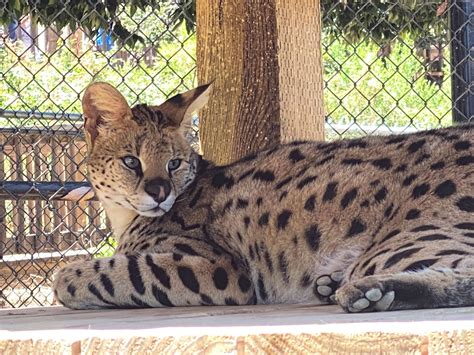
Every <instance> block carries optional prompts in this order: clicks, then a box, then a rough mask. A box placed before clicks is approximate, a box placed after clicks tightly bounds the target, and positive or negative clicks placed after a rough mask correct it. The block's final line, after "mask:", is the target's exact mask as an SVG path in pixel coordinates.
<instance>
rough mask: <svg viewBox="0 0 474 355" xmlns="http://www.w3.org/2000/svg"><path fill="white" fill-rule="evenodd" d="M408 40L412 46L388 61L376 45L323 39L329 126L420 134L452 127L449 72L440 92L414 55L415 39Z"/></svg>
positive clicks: (400, 47) (399, 47) (397, 50)
mask: <svg viewBox="0 0 474 355" xmlns="http://www.w3.org/2000/svg"><path fill="white" fill-rule="evenodd" d="M405 41H406V42H407V43H410V46H407V45H402V44H398V45H397V46H395V50H394V51H393V52H392V54H391V55H390V57H389V58H385V59H382V58H378V57H377V50H376V48H375V46H374V45H373V44H368V43H360V44H359V45H357V46H356V48H355V49H354V48H353V47H351V46H348V45H347V44H346V43H345V42H343V41H329V40H328V38H326V39H325V41H324V42H323V43H324V50H323V63H324V78H325V81H326V88H325V91H324V98H325V106H326V112H327V116H328V117H330V119H329V123H332V124H341V125H350V124H353V123H355V122H356V123H357V125H362V126H372V127H378V126H380V125H383V124H385V125H387V126H389V127H408V126H411V127H412V128H417V129H426V128H432V127H437V126H447V125H450V124H451V123H452V118H451V108H452V101H451V97H450V94H451V88H450V85H451V81H450V73H449V72H447V73H445V79H444V82H443V83H442V85H441V87H440V88H439V87H438V86H436V85H433V84H430V83H429V82H428V81H426V80H425V79H424V76H423V71H422V70H421V69H420V67H422V66H421V64H420V62H419V61H420V59H419V58H418V57H417V56H416V55H415V54H414V53H413V50H412V48H413V40H411V41H410V39H405ZM328 42H330V45H328ZM447 55H448V54H447ZM366 133H372V132H370V131H369V132H366ZM360 134H364V132H360Z"/></svg>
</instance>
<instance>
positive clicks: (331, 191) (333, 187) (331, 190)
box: [323, 182, 338, 202]
mask: <svg viewBox="0 0 474 355" xmlns="http://www.w3.org/2000/svg"><path fill="white" fill-rule="evenodd" d="M337 185H338V183H337V182H330V183H329V184H328V185H327V186H326V191H325V192H324V195H323V202H328V201H331V200H333V199H334V197H336V195H337Z"/></svg>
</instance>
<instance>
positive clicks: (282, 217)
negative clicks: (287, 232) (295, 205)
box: [276, 210, 293, 229]
mask: <svg viewBox="0 0 474 355" xmlns="http://www.w3.org/2000/svg"><path fill="white" fill-rule="evenodd" d="M292 214H293V213H292V212H291V211H290V210H283V211H282V212H280V214H279V215H278V216H277V224H276V226H277V228H278V229H285V228H286V226H287V225H288V221H289V220H290V217H291V215H292Z"/></svg>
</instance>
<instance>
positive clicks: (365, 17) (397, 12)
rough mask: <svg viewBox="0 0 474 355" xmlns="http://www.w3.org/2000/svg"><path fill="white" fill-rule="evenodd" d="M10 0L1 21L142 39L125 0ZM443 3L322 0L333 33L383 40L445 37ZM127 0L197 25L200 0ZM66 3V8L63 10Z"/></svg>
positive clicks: (133, 40)
mask: <svg viewBox="0 0 474 355" xmlns="http://www.w3.org/2000/svg"><path fill="white" fill-rule="evenodd" d="M7 1H8V3H7V6H6V9H2V8H0V22H3V23H8V22H9V21H11V19H12V17H13V15H14V16H16V18H20V17H21V16H22V15H26V14H33V15H34V16H35V17H36V18H37V20H38V21H39V22H40V23H43V24H45V25H49V24H52V23H55V24H56V26H58V27H59V28H62V27H64V26H66V25H69V26H70V27H71V28H72V29H75V28H77V27H79V26H81V27H82V28H85V29H86V30H87V31H89V33H90V34H91V35H96V34H97V31H98V30H99V28H112V29H113V35H114V36H115V37H116V38H119V39H121V40H123V41H124V42H125V43H127V44H130V45H134V44H135V43H136V42H137V41H144V37H143V36H141V35H140V34H138V33H135V32H134V31H132V30H131V29H130V27H129V26H127V24H125V23H124V21H123V16H119V15H120V14H121V13H123V9H124V5H123V4H122V3H121V2H118V1H117V0H103V1H69V0H40V1H34V2H32V1H26V0H7ZM441 3H442V0H397V1H389V0H372V1H367V0H321V7H322V13H323V27H324V29H325V31H327V33H328V34H329V35H330V36H332V38H341V37H343V38H345V39H346V40H348V41H349V42H351V43H356V42H359V41H360V40H363V39H366V40H369V41H375V43H377V44H378V45H380V46H382V45H384V44H386V43H387V42H389V41H392V40H393V39H395V38H397V37H398V36H404V35H406V34H411V35H412V36H414V37H415V38H417V39H421V40H425V39H426V38H436V39H438V40H440V39H441V40H442V39H443V38H447V27H446V26H447V21H445V17H446V14H443V15H442V17H441V20H440V19H438V18H437V14H436V11H437V9H438V8H439V6H440V5H441ZM126 4H127V6H128V9H129V11H130V13H131V14H132V15H134V14H135V12H137V11H139V10H142V11H146V12H148V13H149V12H154V11H159V10H161V9H162V8H163V7H165V8H166V14H167V18H168V20H169V21H170V24H174V25H176V26H177V25H180V24H181V23H183V22H184V23H185V27H186V29H187V31H188V32H192V30H193V29H194V25H195V22H196V0H158V1H152V0H129V1H127V2H126ZM65 6H67V9H68V11H64V7H65ZM150 7H152V9H153V10H151V9H150ZM302 11H304V9H302Z"/></svg>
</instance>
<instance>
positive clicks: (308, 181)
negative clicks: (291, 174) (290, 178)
mask: <svg viewBox="0 0 474 355" xmlns="http://www.w3.org/2000/svg"><path fill="white" fill-rule="evenodd" d="M317 178H318V177H317V176H316V175H312V176H308V177H305V178H304V179H302V180H301V181H300V182H298V184H297V185H296V188H298V189H299V190H301V189H302V188H303V187H305V186H306V185H309V184H311V183H312V182H313V181H315V180H316V179H317Z"/></svg>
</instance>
